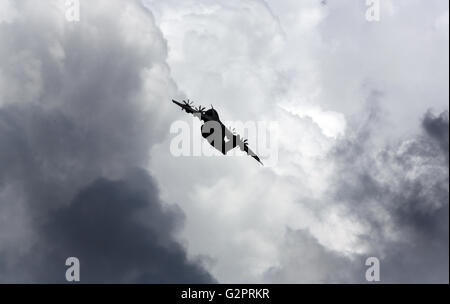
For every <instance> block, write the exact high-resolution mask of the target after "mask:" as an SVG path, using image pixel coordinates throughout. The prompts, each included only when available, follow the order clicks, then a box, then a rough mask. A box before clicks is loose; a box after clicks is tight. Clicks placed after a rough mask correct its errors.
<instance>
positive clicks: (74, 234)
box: [34, 170, 213, 283]
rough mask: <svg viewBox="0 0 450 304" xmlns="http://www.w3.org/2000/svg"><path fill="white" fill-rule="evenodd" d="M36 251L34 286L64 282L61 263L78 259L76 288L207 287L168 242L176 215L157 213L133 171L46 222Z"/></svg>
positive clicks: (154, 198) (152, 190)
mask: <svg viewBox="0 0 450 304" xmlns="http://www.w3.org/2000/svg"><path fill="white" fill-rule="evenodd" d="M49 218H50V220H49V221H48V222H47V223H46V224H45V225H44V226H43V227H42V232H43V233H42V234H43V235H44V236H45V239H44V240H43V241H42V243H41V244H39V245H38V247H40V249H39V250H38V252H40V253H43V255H44V256H43V257H40V258H39V259H37V261H34V262H35V263H36V264H37V265H39V267H38V268H39V269H37V271H36V273H37V274H38V278H37V279H36V280H37V281H38V282H64V275H63V274H64V273H65V266H64V262H65V259H66V258H67V257H69V256H75V257H77V258H79V259H80V264H81V277H82V283H106V282H108V283H210V282H213V278H212V277H211V276H210V275H209V274H208V273H207V272H206V271H205V270H204V269H203V268H202V267H201V266H199V265H197V264H196V263H193V262H189V261H188V260H187V257H186V253H185V251H184V248H182V247H181V245H180V244H178V243H177V242H175V241H174V240H173V233H174V232H175V231H176V229H177V226H178V225H179V224H180V222H182V213H181V212H180V211H179V210H177V209H173V208H168V207H163V205H162V203H161V202H160V201H159V198H158V190H157V189H156V187H155V183H154V181H153V180H152V178H151V177H150V176H149V175H147V174H146V173H145V172H144V171H140V170H137V171H134V172H132V173H131V174H129V175H128V177H127V178H125V179H123V180H119V181H111V180H107V179H99V180H97V181H95V182H93V183H92V184H90V185H89V186H87V187H86V188H84V189H83V190H81V191H80V193H78V194H77V195H76V197H75V198H74V200H73V202H72V203H71V204H70V206H68V207H65V208H61V209H59V210H57V211H55V212H54V213H52V214H51V216H50V217H49Z"/></svg>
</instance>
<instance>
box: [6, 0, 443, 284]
mask: <svg viewBox="0 0 450 304" xmlns="http://www.w3.org/2000/svg"><path fill="white" fill-rule="evenodd" d="M379 3H380V10H379V16H378V17H379V18H378V19H379V20H378V21H372V22H371V21H369V20H367V18H366V12H367V10H368V9H370V7H369V6H367V5H366V2H365V1H362V0H361V1H353V0H339V1H337V0H324V1H319V0H302V1H296V0H282V1H272V0H269V1H262V0H244V1H237V0H230V1H219V0H197V1H193V0H187V1H179V0H166V1H160V0H142V1H133V0H130V1H123V0H98V1H86V0H80V15H79V20H69V19H70V18H67V9H68V8H67V7H66V6H65V2H64V1H62V0H46V1H39V3H37V1H32V0H14V1H12V0H0V58H1V60H0V283H64V282H66V280H65V276H64V274H65V271H66V269H67V266H65V260H66V259H67V257H72V256H73V257H77V258H78V259H79V260H80V264H81V283H367V281H366V276H365V274H366V270H367V267H368V266H366V264H365V262H366V260H367V259H368V258H369V257H376V258H377V259H378V260H379V262H380V280H381V283H448V282H449V271H448V269H449V242H448V241H449V218H448V215H449V209H448V208H449V112H448V111H449V108H448V107H449V106H448V100H449V86H448V83H449V46H448V45H449V30H448V29H449V13H448V2H447V1H443V0H429V1H425V0H396V1H393V0H381V1H380V2H379ZM188 98H189V99H190V100H192V101H194V102H195V104H196V105H203V106H209V105H211V104H212V105H213V106H214V108H215V109H216V110H217V111H218V112H219V113H220V117H221V119H222V120H223V121H226V122H227V125H230V127H234V126H236V127H237V126H238V123H239V122H263V123H267V124H269V123H273V124H275V125H276V126H277V128H276V132H275V131H273V130H272V131H273V133H270V136H271V137H270V142H269V143H267V142H266V144H269V147H266V148H270V149H268V150H267V149H263V148H264V146H263V147H261V145H259V140H261V139H260V137H258V136H254V134H253V135H252V134H249V136H248V140H249V144H250V146H252V147H255V148H259V149H255V150H258V153H261V154H263V155H262V160H263V162H265V164H266V166H260V165H258V163H256V162H255V161H254V160H252V159H251V158H249V157H239V156H235V157H232V156H227V157H225V156H222V157H217V156H216V157H208V156H205V155H200V156H193V155H191V156H176V155H174V153H173V150H172V147H173V142H174V138H175V137H176V136H175V134H174V132H172V131H173V127H174V124H176V123H180V122H181V123H185V124H187V125H188V126H191V127H192V128H193V129H192V130H191V133H192V134H191V136H192V138H193V144H194V145H198V144H199V143H200V145H201V144H203V146H205V142H203V143H202V139H201V134H200V132H199V131H200V129H199V128H198V125H196V123H197V124H198V123H199V122H198V121H197V122H195V120H194V119H193V118H192V117H189V116H188V115H186V113H183V112H181V111H180V109H179V108H177V107H176V106H175V105H173V104H172V103H171V99H177V100H183V99H188ZM272 131H271V132H272ZM196 140H197V141H196ZM191 144H192V143H191ZM205 149H206V151H209V152H211V151H212V147H208V146H207V144H206V147H205Z"/></svg>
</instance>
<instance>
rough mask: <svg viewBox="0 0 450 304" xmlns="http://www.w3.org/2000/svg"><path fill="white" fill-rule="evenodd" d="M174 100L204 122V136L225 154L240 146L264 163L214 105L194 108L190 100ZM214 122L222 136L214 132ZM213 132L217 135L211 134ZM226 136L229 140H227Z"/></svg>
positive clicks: (184, 109) (202, 129)
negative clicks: (223, 119) (220, 115)
mask: <svg viewBox="0 0 450 304" xmlns="http://www.w3.org/2000/svg"><path fill="white" fill-rule="evenodd" d="M172 102H173V103H174V104H176V105H177V106H179V107H180V108H181V110H183V111H186V113H189V114H193V115H194V116H196V117H198V118H199V119H200V120H201V121H203V122H204V124H203V125H202V128H201V131H202V136H203V138H205V139H206V140H207V141H208V142H209V144H210V145H212V146H213V147H214V148H216V149H217V150H219V151H220V152H221V153H222V154H223V155H226V154H227V153H228V151H230V150H232V149H234V148H236V147H239V148H240V149H241V151H244V152H246V153H247V155H249V156H251V157H253V158H254V159H255V160H256V161H257V162H259V163H260V164H261V165H264V164H263V163H262V162H261V160H260V159H259V157H258V155H256V153H255V152H253V151H252V150H251V149H250V148H249V147H248V141H247V139H242V138H241V136H240V135H236V134H234V133H233V132H231V131H230V130H229V129H228V128H227V127H226V126H225V125H224V124H223V123H222V122H221V121H220V118H219V113H217V111H216V110H215V109H214V107H213V106H211V109H209V110H206V111H205V108H204V107H202V106H198V107H197V108H194V107H193V103H192V102H191V101H189V100H188V101H185V100H183V103H181V102H178V101H176V100H174V99H172ZM214 124H217V125H216V126H218V127H219V128H220V130H221V134H220V136H217V134H214V132H215V131H216V130H217V129H216V128H213V127H212V126H214ZM213 134H214V135H216V136H211V135H213ZM218 137H220V141H219V142H216V141H215V140H214V139H217V138H218ZM225 137H226V138H227V139H228V141H225Z"/></svg>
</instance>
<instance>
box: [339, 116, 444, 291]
mask: <svg viewBox="0 0 450 304" xmlns="http://www.w3.org/2000/svg"><path fill="white" fill-rule="evenodd" d="M445 115H447V114H446V113H443V114H442V115H440V116H439V117H434V116H431V115H430V114H429V113H428V114H427V115H426V116H425V117H424V119H423V122H422V126H423V128H424V130H425V132H424V134H423V135H418V136H416V137H414V138H409V139H405V140H404V141H402V142H401V143H399V144H396V145H392V146H388V147H386V148H385V149H384V150H383V151H382V152H381V153H376V152H374V151H370V148H371V145H370V144H369V143H365V144H363V145H361V144H360V143H358V142H355V143H353V142H351V141H350V142H348V141H347V142H345V144H344V145H343V146H341V148H340V149H338V150H337V151H338V152H339V153H338V154H336V155H335V156H334V157H335V161H336V162H337V164H338V165H339V168H340V169H339V172H338V175H337V176H338V178H336V185H335V187H334V190H333V191H334V198H335V200H336V201H338V202H341V203H342V204H344V205H345V206H346V207H347V209H348V210H349V216H350V217H352V218H354V219H355V220H356V221H360V222H362V223H365V224H367V227H370V230H369V233H368V234H367V235H362V236H361V238H362V239H365V241H366V242H367V243H366V244H367V245H368V246H369V247H370V248H371V251H372V253H373V255H375V256H378V257H380V259H382V263H383V265H384V269H385V272H384V280H383V281H384V282H428V283H431V282H448V263H449V259H448V229H449V227H448V215H449V210H448V203H449V188H448V182H449V171H448V128H449V126H448V119H447V120H446V119H445ZM367 141H368V142H370V139H369V140H367ZM446 145H447V146H446ZM355 149H357V152H355ZM349 155H351V157H348V156H349ZM383 214H384V215H383ZM386 215H387V218H386Z"/></svg>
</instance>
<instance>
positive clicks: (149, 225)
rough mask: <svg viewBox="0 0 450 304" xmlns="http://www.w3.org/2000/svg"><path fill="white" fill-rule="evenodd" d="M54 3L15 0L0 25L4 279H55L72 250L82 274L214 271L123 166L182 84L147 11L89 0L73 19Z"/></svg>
mask: <svg viewBox="0 0 450 304" xmlns="http://www.w3.org/2000/svg"><path fill="white" fill-rule="evenodd" d="M56 2H57V1H49V2H45V3H42V4H36V3H35V2H34V1H18V2H17V3H16V2H15V3H14V4H13V5H15V6H17V11H20V12H21V18H18V20H16V21H15V22H13V23H11V24H4V23H1V24H0V54H1V55H2V57H3V59H2V62H1V63H0V87H1V90H0V99H1V100H0V205H1V208H0V210H2V211H7V212H8V213H7V214H6V216H4V217H1V218H0V227H1V229H2V233H1V234H0V241H1V243H0V273H1V274H0V282H38V283H45V282H60V281H61V278H64V272H65V270H64V260H65V258H67V256H64V255H68V256H73V255H75V256H76V254H80V259H82V263H84V264H85V265H86V266H87V267H86V268H83V269H84V270H83V271H85V280H86V282H103V281H105V282H106V281H109V282H156V281H158V280H159V281H161V282H211V281H213V279H212V277H211V276H210V275H209V274H208V273H207V272H206V271H205V270H203V268H202V266H200V264H198V263H197V262H190V261H188V260H187V257H186V252H185V248H184V247H182V246H181V245H180V244H178V243H177V241H176V240H175V239H176V237H175V234H176V232H177V230H176V227H177V226H178V225H181V224H182V216H181V215H180V213H181V212H180V211H176V212H175V211H173V210H172V211H170V210H169V211H164V210H163V209H164V208H166V207H165V206H166V205H167V204H166V203H164V202H162V201H160V200H159V198H158V191H157V189H156V187H155V184H154V181H153V180H152V179H151V177H149V176H147V175H146V174H145V173H140V174H138V175H137V176H136V175H133V176H134V177H130V175H129V173H128V172H129V171H130V168H145V166H146V165H147V162H148V159H149V157H150V155H149V151H150V148H151V146H152V145H153V144H155V143H157V142H158V141H160V140H162V139H163V138H164V137H165V136H166V134H167V133H163V132H161V130H163V129H167V128H168V126H169V124H170V121H169V120H167V121H164V119H163V118H164V115H165V114H164V113H165V106H164V105H165V103H164V102H163V101H167V100H170V98H169V95H172V94H177V89H176V86H175V84H174V83H173V81H172V80H171V79H170V75H169V73H168V68H167V65H166V63H165V56H166V53H167V49H166V46H165V42H164V39H163V37H162V35H161V33H160V32H159V30H158V28H157V27H156V25H155V24H154V22H153V18H152V16H151V14H150V13H149V12H147V11H146V10H144V9H143V8H142V7H140V6H139V4H137V3H138V2H137V1H136V2H122V1H105V3H107V5H104V6H102V5H101V3H100V2H99V1H97V2H95V3H94V2H92V3H91V2H83V15H82V20H81V21H80V22H79V23H77V24H68V23H66V22H65V20H64V15H63V14H62V12H58V11H55V10H54V8H53V7H51V6H52V3H53V4H54V3H56ZM122 14H129V15H122ZM123 16H126V18H121V17H123ZM158 105H160V106H158ZM113 180H114V181H113ZM147 188H148V189H147ZM17 206H20V208H21V209H20V210H19V211H20V212H19V211H17V212H16V211H15V210H16V209H17V208H18V207H17ZM139 214H140V215H139ZM144 214H145V215H146V217H145V218H144V219H139V216H143V215H144ZM136 216H137V217H138V219H136V218H135V217H136ZM17 223H21V224H22V226H23V229H19V230H17V231H16V230H15V228H16V227H17V226H18V224H17ZM78 229H79V230H78ZM127 233H129V234H127ZM11 239H12V240H13V241H10V240H11ZM3 240H5V242H4V241H3ZM6 240H7V241H8V242H6ZM103 246H105V247H103ZM127 247H128V248H127ZM129 259H130V260H129ZM60 266H63V267H62V269H61V268H60ZM114 267H116V268H114ZM88 269H91V271H92V272H91V273H89V270H88Z"/></svg>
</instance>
